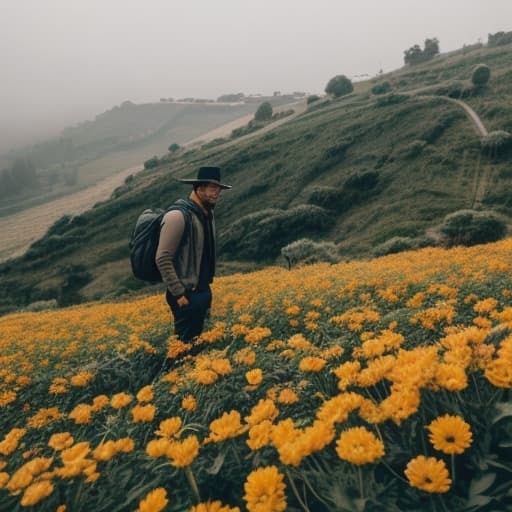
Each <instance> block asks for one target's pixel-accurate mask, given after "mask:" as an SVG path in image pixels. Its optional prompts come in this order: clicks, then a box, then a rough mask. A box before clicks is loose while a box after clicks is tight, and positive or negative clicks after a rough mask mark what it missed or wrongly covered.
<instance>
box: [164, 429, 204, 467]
mask: <svg viewBox="0 0 512 512" xmlns="http://www.w3.org/2000/svg"><path fill="white" fill-rule="evenodd" d="M198 453H199V441H198V439H197V437H196V436H194V435H192V436H188V437H187V438H186V439H184V440H183V441H181V442H179V441H176V442H174V443H171V444H170V446H169V448H168V450H167V457H169V458H170V459H171V463H172V465H173V466H176V467H177V468H184V467H187V466H189V465H190V464H192V462H194V459H195V458H196V457H197V454H198Z"/></svg>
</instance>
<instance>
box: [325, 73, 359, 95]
mask: <svg viewBox="0 0 512 512" xmlns="http://www.w3.org/2000/svg"><path fill="white" fill-rule="evenodd" d="M353 90H354V86H353V85H352V82H351V81H350V79H349V78H347V77H346V76H345V75H337V76H335V77H333V78H331V79H330V80H329V82H328V83H327V85H326V86H325V92H326V93H327V94H332V95H333V96H334V97H335V98H339V97H340V96H345V94H350V93H351V92H352V91H353Z"/></svg>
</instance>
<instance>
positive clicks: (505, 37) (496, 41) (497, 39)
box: [487, 32, 512, 47]
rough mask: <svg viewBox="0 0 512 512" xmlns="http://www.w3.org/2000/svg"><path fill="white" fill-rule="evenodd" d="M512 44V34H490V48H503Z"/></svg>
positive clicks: (488, 42) (488, 39) (488, 40)
mask: <svg viewBox="0 0 512 512" xmlns="http://www.w3.org/2000/svg"><path fill="white" fill-rule="evenodd" d="M510 43H512V32H496V33H495V34H489V36H488V38H487V44H488V45H489V46H490V47H494V46H503V45H506V44H510Z"/></svg>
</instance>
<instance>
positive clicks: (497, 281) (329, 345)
mask: <svg viewBox="0 0 512 512" xmlns="http://www.w3.org/2000/svg"><path fill="white" fill-rule="evenodd" d="M511 268H512V241H511V240H507V241H503V242H499V243H496V244H491V245H486V246H477V247H471V248H456V249H452V250H443V249H424V250H421V251H418V252H409V253H407V255H389V256H386V257H385V258H381V259H377V260H374V261H370V262H369V261H360V262H357V261H353V262H350V263H340V264H336V265H329V264H325V263H323V264H317V265H312V266H309V267H307V268H298V269H292V270H291V271H288V270H285V269H282V268H276V267H273V268H268V269H265V270H262V271H260V272H255V273H250V274H245V275H243V274H237V275H233V276H231V277H225V278H221V279H218V280H216V281H215V283H214V297H215V300H214V304H213V309H212V317H211V318H210V320H209V324H208V325H207V330H206V331H205V332H204V333H203V335H202V336H201V337H200V338H199V339H198V340H196V341H195V342H194V343H193V344H185V343H181V342H179V341H178V340H176V339H175V338H174V336H172V335H171V333H170V323H169V314H170V313H169V310H168V307H167V305H166V303H165V300H164V299H163V297H162V296H161V295H160V294H159V295H157V296H151V295H150V296H147V297H143V298H138V299H132V300H130V301H127V302H116V303H104V304H98V303H97V304H88V305H84V306H81V307H74V308H69V309H61V310H49V311H44V312H39V313H35V312H31V313H18V314H16V315H9V316H4V317H2V318H0V332H1V333H2V336H1V338H0V339H1V344H2V358H3V366H2V372H3V373H2V380H1V381H0V410H1V412H2V414H1V415H0V454H1V459H0V460H1V462H0V464H1V468H0V484H1V485H0V509H1V510H6V511H7V510H9V511H10V510H12V511H15V510H23V509H24V508H28V507H32V509H33V510H38V511H39V510H40V511H42V512H43V511H56V510H57V511H62V510H64V509H65V510H73V511H75V510H91V511H92V510H94V511H98V512H102V511H103V512H107V511H114V510H119V511H124V510H129V511H135V510H138V511H143V510H147V511H149V510H150V511H151V512H157V511H164V512H181V511H184V510H187V511H191V512H199V511H204V510H223V511H225V512H228V511H230V512H235V511H240V510H244V511H245V510H247V512H258V511H261V510H271V511H281V510H289V511H301V510H302V511H306V510H311V511H316V512H355V511H357V512H381V511H383V510H386V511H392V510H396V511H433V510H454V511H455V510H456V511H475V512H491V511H494V510H509V509H510V508H511V507H512V498H511V492H512V480H511V478H510V476H511V473H512V464H511V462H510V445H511V444H512V410H511V407H510V400H509V393H510V388H511V387H512V377H511V372H510V368H511V365H512V336H511V325H510V319H511V318H512V308H511V307H510V296H511V295H512V277H511V276H512V273H511V271H510V270H511ZM191 350H192V351H194V352H196V353H197V352H198V351H199V353H198V354H197V355H196V356H190V355H187V353H188V352H189V351H191ZM166 357H167V358H168V360H169V363H170V365H169V366H170V367H169V366H168V365H164V362H165V360H166Z"/></svg>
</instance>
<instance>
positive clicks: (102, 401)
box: [92, 395, 110, 412]
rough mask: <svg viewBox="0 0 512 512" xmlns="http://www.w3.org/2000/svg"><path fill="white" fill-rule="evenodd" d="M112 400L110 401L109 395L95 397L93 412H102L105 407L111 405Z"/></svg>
mask: <svg viewBox="0 0 512 512" xmlns="http://www.w3.org/2000/svg"><path fill="white" fill-rule="evenodd" d="M109 402H110V400H109V399H108V396H107V395H98V396H95V397H94V399H93V401H92V411H93V412H97V411H101V409H103V408H104V407H106V406H107V405H108V404H109Z"/></svg>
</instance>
